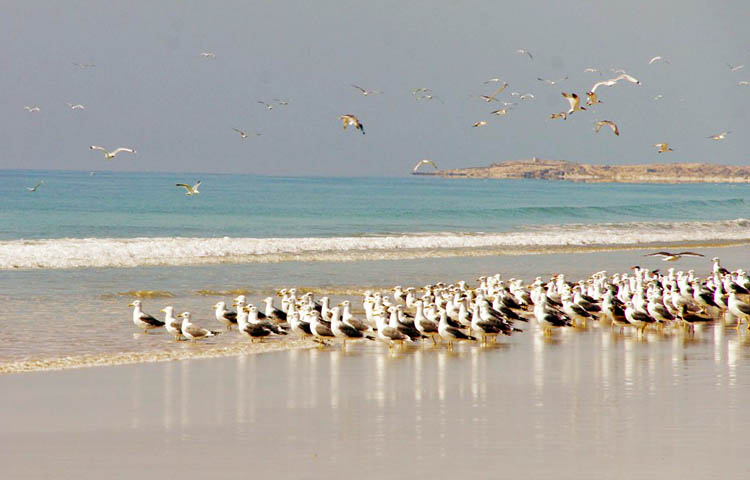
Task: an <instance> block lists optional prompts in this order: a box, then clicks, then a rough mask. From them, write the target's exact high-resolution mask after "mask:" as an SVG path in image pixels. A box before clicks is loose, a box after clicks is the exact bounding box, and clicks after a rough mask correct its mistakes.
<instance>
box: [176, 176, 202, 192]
mask: <svg viewBox="0 0 750 480" xmlns="http://www.w3.org/2000/svg"><path fill="white" fill-rule="evenodd" d="M175 186H176V187H185V190H187V192H185V195H187V196H190V195H198V194H199V193H201V192H199V191H198V187H200V186H201V181H200V180H198V183H196V184H195V185H193V186H192V187H191V186H190V185H188V184H187V183H175Z"/></svg>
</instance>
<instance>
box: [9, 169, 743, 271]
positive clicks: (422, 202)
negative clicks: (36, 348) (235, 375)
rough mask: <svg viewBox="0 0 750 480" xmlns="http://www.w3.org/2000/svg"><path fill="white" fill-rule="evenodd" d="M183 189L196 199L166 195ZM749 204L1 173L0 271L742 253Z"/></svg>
mask: <svg viewBox="0 0 750 480" xmlns="http://www.w3.org/2000/svg"><path fill="white" fill-rule="evenodd" d="M41 179H43V180H44V181H45V183H44V184H43V185H42V186H41V187H39V189H38V190H37V191H36V192H34V193H31V192H29V191H27V189H26V187H27V186H32V185H34V184H35V183H36V182H37V181H39V180H41ZM197 180H201V181H202V184H201V193H200V194H199V195H195V196H190V197H188V196H186V195H185V194H184V189H182V188H179V187H175V183H181V182H182V183H190V184H192V183H194V182H195V181H197ZM749 194H750V185H748V184H687V185H644V184H581V183H568V182H554V181H536V180H491V179H490V180H481V179H459V180H456V179H443V178H438V177H426V176H419V177H406V178H294V177H262V176H252V175H207V174H172V173H112V172H96V174H95V175H90V174H89V173H88V172H59V171H3V172H2V173H0V195H2V198H3V203H2V206H1V207H0V269H40V268H41V269H53V268H82V267H83V268H86V267H136V266H141V265H164V266H166V265H192V264H205V263H224V264H230V263H257V262H278V261H289V260H300V259H305V260H311V261H315V260H330V259H334V260H342V259H349V260H361V259H378V258H419V257H422V256H426V255H433V256H434V255H440V254H444V255H450V254H455V255H462V254H465V253H466V251H465V249H472V250H476V249H496V250H503V251H510V250H512V251H515V252H516V253H524V252H529V251H532V252H538V251H540V250H542V251H549V249H554V248H560V247H573V248H586V247H592V246H609V247H617V246H625V245H648V244H650V243H670V244H672V243H680V242H704V243H721V242H743V241H746V240H749V239H750V220H748V219H750V200H747V199H749V198H750V195H749ZM462 249H464V250H463V251H461V250H462ZM455 250H459V252H458V253H456V252H455Z"/></svg>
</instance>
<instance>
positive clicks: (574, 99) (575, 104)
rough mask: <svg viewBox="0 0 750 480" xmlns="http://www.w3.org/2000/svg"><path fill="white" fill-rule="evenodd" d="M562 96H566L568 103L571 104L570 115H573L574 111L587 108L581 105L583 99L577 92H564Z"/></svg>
mask: <svg viewBox="0 0 750 480" xmlns="http://www.w3.org/2000/svg"><path fill="white" fill-rule="evenodd" d="M562 96H563V97H565V98H566V99H567V100H568V103H569V104H570V110H568V115H572V114H573V113H574V112H577V111H579V110H586V107H582V106H581V99H580V98H578V95H577V94H575V93H565V92H562Z"/></svg>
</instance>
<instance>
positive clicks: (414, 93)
mask: <svg viewBox="0 0 750 480" xmlns="http://www.w3.org/2000/svg"><path fill="white" fill-rule="evenodd" d="M429 91H431V90H430V89H429V88H427V87H419V88H415V89H414V90H413V91H412V92H411V94H412V95H417V94H420V93H427V92H429Z"/></svg>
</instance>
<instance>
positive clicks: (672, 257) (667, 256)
mask: <svg viewBox="0 0 750 480" xmlns="http://www.w3.org/2000/svg"><path fill="white" fill-rule="evenodd" d="M644 257H663V258H662V260H663V261H665V262H674V261H676V260H679V259H680V258H682V257H705V255H703V254H700V253H695V252H679V253H672V252H664V251H662V252H654V253H647V254H646V255H644Z"/></svg>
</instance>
